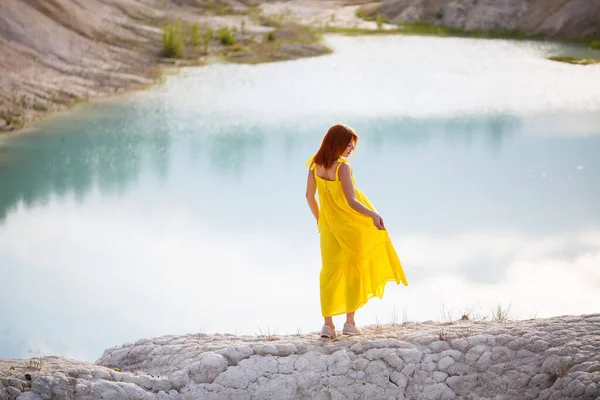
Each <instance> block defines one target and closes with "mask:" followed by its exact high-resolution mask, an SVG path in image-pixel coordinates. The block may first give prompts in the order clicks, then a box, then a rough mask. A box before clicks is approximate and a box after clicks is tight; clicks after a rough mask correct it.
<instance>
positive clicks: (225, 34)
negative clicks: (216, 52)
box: [218, 26, 236, 46]
mask: <svg viewBox="0 0 600 400" xmlns="http://www.w3.org/2000/svg"><path fill="white" fill-rule="evenodd" d="M218 37H219V42H221V44H223V45H225V46H230V45H232V44H235V42H236V39H235V35H234V34H233V30H232V29H230V28H229V27H226V26H225V27H223V28H221V29H219V36H218Z"/></svg>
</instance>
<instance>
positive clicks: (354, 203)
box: [313, 163, 385, 230]
mask: <svg viewBox="0 0 600 400" xmlns="http://www.w3.org/2000/svg"><path fill="white" fill-rule="evenodd" d="M339 177H340V182H342V189H343V190H344V196H345V197H346V201H347V202H348V205H349V206H350V207H351V208H352V209H353V210H354V211H357V212H359V213H361V214H362V215H365V216H367V217H370V218H371V219H373V224H374V225H375V226H376V227H377V229H379V230H384V229H385V226H384V225H383V219H382V218H381V216H379V214H377V213H376V212H375V211H372V210H370V209H368V208H367V207H365V206H364V205H363V204H362V203H361V202H360V201H358V200H357V199H356V194H355V193H354V184H353V183H352V174H351V172H350V167H349V166H348V165H347V164H346V163H342V165H340V170H339ZM313 179H314V178H313Z"/></svg>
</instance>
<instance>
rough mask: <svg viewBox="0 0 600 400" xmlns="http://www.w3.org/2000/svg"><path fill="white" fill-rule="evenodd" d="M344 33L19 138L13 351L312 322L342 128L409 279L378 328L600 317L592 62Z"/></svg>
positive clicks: (373, 310) (7, 179)
mask: <svg viewBox="0 0 600 400" xmlns="http://www.w3.org/2000/svg"><path fill="white" fill-rule="evenodd" d="M333 41H334V42H335V45H336V46H340V51H338V52H336V53H335V54H334V55H332V56H327V57H323V58H315V59H310V60H301V61H297V62H292V63H278V64H272V65H261V66H237V65H213V66H210V67H207V68H203V69H199V70H198V69H196V70H189V71H187V72H185V73H183V74H182V75H181V76H179V77H176V78H173V79H172V80H170V81H169V82H168V84H167V85H165V86H162V87H160V88H157V89H156V90H153V91H149V92H145V93H139V94H136V95H135V96H131V97H130V98H127V99H122V100H119V101H113V102H106V103H102V104H96V105H89V106H86V107H84V108H82V109H81V111H80V112H75V113H72V114H69V115H67V116H63V117H60V118H57V119H56V120H54V121H47V122H44V123H42V124H40V125H39V127H38V131H37V132H35V133H31V134H28V135H23V136H20V137H15V138H12V139H10V140H7V141H6V142H5V143H4V144H3V145H4V146H5V147H3V148H2V158H1V159H0V274H1V277H2V279H3V282H4V280H6V281H7V282H9V284H8V285H5V288H4V289H3V291H2V292H0V302H2V303H3V304H10V305H11V307H5V309H4V310H3V314H2V318H0V357H23V356H28V355H37V354H44V353H56V354H61V355H66V356H72V357H76V358H82V359H88V360H92V361H93V360H94V359H95V358H97V357H98V356H99V355H100V353H101V351H102V350H103V349H105V348H106V347H109V346H112V345H118V344H121V343H123V342H126V341H130V340H136V339H138V338H140V337H148V336H154V335H162V334H178V333H187V332H199V331H204V332H216V331H220V332H232V333H250V334H251V333H255V332H257V331H258V329H259V327H260V328H262V329H263V330H264V329H265V328H267V327H269V328H270V330H273V331H276V332H280V333H285V332H287V333H295V332H296V331H298V330H302V331H303V332H305V333H306V332H309V331H311V330H313V329H316V328H317V327H318V325H319V324H320V319H319V304H318V301H319V299H318V273H319V266H320V262H319V250H318V233H317V231H316V229H315V226H314V222H313V221H312V220H311V216H310V213H309V211H308V209H307V207H306V203H305V199H304V182H305V178H306V169H305V168H304V162H305V161H306V159H307V158H308V157H309V156H310V155H312V154H313V153H314V151H315V150H316V149H317V147H318V144H319V143H320V140H321V138H322V136H323V134H324V133H325V131H326V130H327V128H328V127H329V126H330V125H331V124H332V123H335V122H338V121H343V122H346V123H348V124H350V125H352V126H354V127H355V128H357V130H358V132H359V134H360V136H361V141H360V144H359V147H358V149H357V152H356V154H355V156H354V158H353V159H352V163H353V165H354V168H355V175H356V177H357V182H358V185H359V187H361V188H362V189H363V190H365V192H366V193H368V194H369V197H370V198H371V200H372V201H373V202H374V203H375V205H376V206H377V208H378V210H379V211H380V212H381V213H382V214H383V216H384V218H385V219H386V225H387V226H388V227H389V231H390V234H391V235H392V238H393V240H394V242H395V243H396V246H397V249H398V251H399V254H400V256H401V259H402V261H403V263H404V265H405V270H406V272H407V276H408V279H409V282H410V286H409V287H407V288H396V287H394V286H393V285H391V286H390V287H389V288H388V293H387V294H386V297H385V299H384V300H383V301H373V302H371V303H369V305H368V306H367V307H366V308H365V309H364V310H361V312H360V317H359V318H360V321H361V323H375V322H376V319H379V320H380V321H381V322H385V321H387V320H389V318H390V313H391V311H392V310H394V309H396V311H397V313H400V312H401V311H400V310H402V309H403V308H405V307H406V308H407V312H408V315H409V317H410V318H411V319H416V320H423V319H439V318H440V315H439V313H440V307H441V304H442V303H444V304H445V306H446V308H447V309H456V310H457V312H461V311H463V310H462V309H463V308H466V307H473V306H475V305H479V307H481V308H482V311H484V312H487V311H488V310H489V309H490V308H491V307H493V306H495V305H496V303H497V302H499V301H500V302H503V303H504V304H507V303H508V302H512V310H513V312H514V313H515V315H516V316H519V317H527V316H529V314H530V313H531V312H534V311H537V312H538V315H539V316H549V315H557V314H562V313H584V312H594V311H597V309H598V306H599V304H598V301H599V300H596V298H595V296H594V295H593V294H594V293H595V292H597V290H598V289H599V288H600V279H599V276H598V271H597V269H594V265H597V263H598V262H599V261H600V260H599V258H600V239H599V238H600V208H599V207H598V204H600V186H599V185H597V182H598V179H599V178H600V159H599V158H598V154H600V113H598V112H597V111H598V110H599V109H600V104H599V98H598V97H597V90H596V89H597V87H598V86H597V85H598V84H599V83H598V82H597V81H595V80H594V79H592V77H593V76H592V75H590V74H591V73H592V72H593V71H594V70H590V69H586V70H581V69H577V73H574V71H575V70H574V69H573V68H577V67H576V66H573V67H571V66H563V65H558V64H553V63H550V64H548V63H547V62H546V61H545V59H544V57H545V54H546V53H547V52H548V51H550V50H552V46H551V45H549V46H550V47H548V46H547V45H546V44H541V45H540V44H535V43H533V44H532V43H514V42H504V41H493V42H490V44H489V45H488V44H486V43H488V42H485V41H470V40H464V41H461V40H455V39H448V40H445V39H438V38H368V39H367V38H363V39H347V38H341V39H340V38H337V39H333ZM422 41H426V42H427V43H423V42H422ZM482 43H483V44H484V45H482ZM452 49H454V51H456V52H459V53H460V54H463V57H448V52H449V51H450V50H452ZM414 51H416V52H417V53H418V54H419V57H414V56H413V53H412V52H414ZM482 52H483V53H482ZM482 54H483V55H484V56H482ZM432 57H433V59H432ZM435 57H442V61H443V62H439V61H440V60H438V61H436V60H435ZM469 57H471V58H469ZM373 60H380V63H373ZM406 60H413V61H415V63H414V64H413V63H412V62H407V61H406ZM465 60H466V61H465ZM479 61H481V62H479ZM440 65H443V66H444V68H443V69H440ZM524 66H526V67H524ZM532 71H535V74H534V73H533V72H532ZM590 71H592V72H590ZM290 76H292V77H294V79H290V78H289V77H290ZM548 82H553V83H554V82H556V85H548ZM566 87H568V88H570V90H569V91H565V92H564V93H566V95H565V96H559V95H557V94H560V93H562V92H561V91H562V90H564V89H565V88H566ZM441 93H443V94H444V95H441ZM307 99H309V100H307ZM557 293H559V294H560V293H569V296H566V297H568V298H567V299H565V296H560V295H557ZM596 297H597V296H596ZM39 299H43V301H39ZM13 305H16V306H13ZM223 316H227V317H226V318H224V317H223ZM107 327H110V329H107Z"/></svg>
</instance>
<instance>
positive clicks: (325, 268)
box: [306, 158, 408, 317]
mask: <svg viewBox="0 0 600 400" xmlns="http://www.w3.org/2000/svg"><path fill="white" fill-rule="evenodd" d="M311 162H312V158H311V159H310V160H308V162H307V163H306V165H307V166H308V165H311ZM338 162H339V163H340V164H339V165H338V167H337V169H336V171H335V181H330V180H326V179H322V178H320V177H319V176H318V175H317V172H316V168H315V167H316V165H315V164H312V165H311V167H310V169H311V170H313V171H314V174H315V179H316V181H317V191H318V195H319V203H320V207H319V208H320V211H319V224H318V226H319V232H320V234H321V259H322V262H323V265H322V268H321V274H320V287H321V312H322V314H323V316H324V317H331V316H334V315H339V314H346V313H349V312H352V311H356V310H357V309H359V308H360V307H362V306H363V305H365V303H366V302H367V301H368V300H369V299H370V298H371V297H373V296H377V297H379V298H381V297H383V291H384V289H385V284H386V283H387V282H389V281H392V280H393V281H395V282H396V283H397V284H400V282H402V283H403V284H404V285H408V283H407V282H406V277H405V276H404V271H403V270H402V265H401V264H400V260H399V259H398V255H397V254H396V251H395V250H394V247H393V245H392V242H391V240H390V237H389V235H388V232H387V231H385V230H382V231H380V230H379V229H377V228H376V227H375V225H374V224H373V220H372V219H371V218H370V217H367V216H364V215H362V214H360V213H359V212H357V211H355V210H353V209H352V208H351V207H350V206H349V205H348V201H347V200H346V197H345V196H344V191H343V190H342V183H341V182H340V180H339V176H338V172H339V168H340V165H342V163H344V162H346V160H345V159H343V158H340V159H339V160H338ZM352 183H353V184H354V188H355V189H354V190H355V194H356V199H357V200H358V201H360V202H361V203H362V204H363V205H364V206H365V207H367V208H369V209H370V210H373V211H375V208H374V207H373V205H372V204H371V202H370V201H369V199H368V198H367V196H366V195H365V194H364V193H363V192H361V191H360V190H358V189H356V183H355V182H354V175H352Z"/></svg>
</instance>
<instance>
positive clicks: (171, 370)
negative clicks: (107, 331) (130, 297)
mask: <svg viewBox="0 0 600 400" xmlns="http://www.w3.org/2000/svg"><path fill="white" fill-rule="evenodd" d="M361 329H362V330H363V335H362V336H356V337H347V336H344V337H341V338H339V339H338V340H325V339H321V338H319V337H318V334H316V333H315V334H297V335H269V334H267V335H262V336H243V335H240V336H238V335H231V334H215V335H207V334H188V335H181V336H173V335H167V336H161V337H156V338H150V339H140V340H138V341H136V342H135V343H125V344H123V345H121V346H115V347H112V348H109V349H107V350H105V351H104V354H103V355H102V357H100V358H99V359H98V360H97V361H96V362H95V363H89V362H81V361H76V360H71V359H67V358H64V357H57V356H45V357H43V358H39V359H38V358H33V359H0V371H2V374H0V399H3V400H4V399H10V400H13V399H19V400H39V399H63V398H74V399H93V398H105V397H106V396H109V397H110V398H112V399H132V398H135V399H174V400H184V399H205V398H211V399H212V398H218V399H221V398H222V399H237V398H251V397H252V398H261V399H263V398H264V399H280V398H307V399H308V398H320V396H321V397H322V396H324V395H326V394H327V395H328V396H331V398H354V399H363V398H364V399H370V398H381V396H383V395H384V394H385V396H384V397H385V398H387V397H393V398H407V399H440V398H444V399H453V398H457V397H465V398H466V397H468V396H472V395H476V396H481V397H478V398H496V397H497V396H503V398H507V399H513V398H514V399H521V398H540V399H556V398H590V399H595V398H596V397H597V396H600V333H599V332H600V314H588V315H578V316H559V317H551V318H535V319H529V320H520V321H509V322H497V321H496V322H494V321H487V322H486V321H480V322H477V321H455V322H451V323H447V322H433V321H425V322H419V323H416V322H405V323H398V324H388V325H375V326H368V327H361ZM13 367H14V368H13ZM17 391H18V393H17ZM28 392H30V394H27V393H28ZM19 396H21V397H19ZM523 396H525V397H523Z"/></svg>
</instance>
